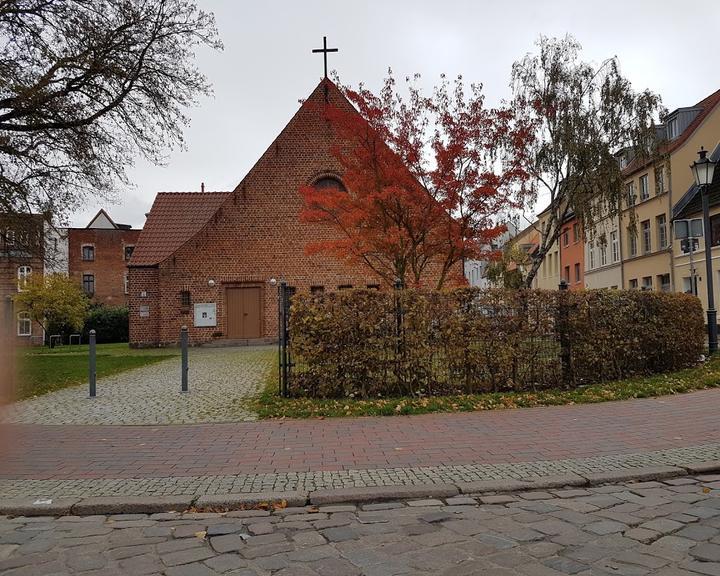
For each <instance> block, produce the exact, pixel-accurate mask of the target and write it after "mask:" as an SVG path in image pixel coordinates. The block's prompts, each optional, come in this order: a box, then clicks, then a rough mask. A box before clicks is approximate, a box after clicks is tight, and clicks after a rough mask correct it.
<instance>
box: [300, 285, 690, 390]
mask: <svg viewBox="0 0 720 576" xmlns="http://www.w3.org/2000/svg"><path fill="white" fill-rule="evenodd" d="M703 325H704V322H703V313H702V308H701V305H700V302H699V300H698V299H697V298H695V297H693V296H689V295H686V294H676V293H672V294H671V293H657V292H638V291H630V292H628V291H618V290H589V291H580V292H560V291H541V290H526V291H517V290H479V289H474V288H462V289H458V290H453V291H448V292H423V291H415V290H402V291H397V292H380V291H376V290H347V291H342V292H338V293H332V294H326V295H322V296H310V295H302V294H298V295H296V296H294V297H293V301H292V308H291V317H290V334H291V342H292V354H293V359H294V361H295V363H296V366H295V369H294V371H293V375H292V380H291V382H290V388H289V392H290V394H291V395H294V396H310V397H332V398H339V397H357V398H370V397H378V396H398V395H400V396H406V395H411V396H413V395H414V396H417V395H429V396H433V395H443V394H469V393H479V392H487V391H504V390H538V389H543V388H549V387H557V386H567V387H571V386H576V385H579V384H589V383H593V382H598V381H604V380H613V379H619V378H625V377H628V376H631V375H635V374H648V373H654V372H661V371H667V370H675V369H679V368H682V367H685V366H690V365H693V364H695V363H696V362H697V361H698V358H699V356H700V354H701V353H702V349H703V346H704V331H703Z"/></svg>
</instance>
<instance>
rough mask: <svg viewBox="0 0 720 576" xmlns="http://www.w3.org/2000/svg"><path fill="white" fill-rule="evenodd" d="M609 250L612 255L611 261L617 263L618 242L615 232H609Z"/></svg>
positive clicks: (618, 258) (618, 256) (618, 257)
mask: <svg viewBox="0 0 720 576" xmlns="http://www.w3.org/2000/svg"><path fill="white" fill-rule="evenodd" d="M610 249H611V253H612V261H613V262H618V261H619V260H620V242H618V233H617V230H613V231H612V232H610Z"/></svg>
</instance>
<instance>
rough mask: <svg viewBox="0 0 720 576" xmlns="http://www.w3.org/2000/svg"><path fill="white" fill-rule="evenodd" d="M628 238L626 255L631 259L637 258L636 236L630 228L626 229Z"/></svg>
mask: <svg viewBox="0 0 720 576" xmlns="http://www.w3.org/2000/svg"><path fill="white" fill-rule="evenodd" d="M628 238H629V239H630V242H629V244H628V250H629V253H628V255H629V256H630V257H631V258H632V257H633V256H637V248H638V242H637V235H636V234H635V233H634V231H633V229H632V228H628Z"/></svg>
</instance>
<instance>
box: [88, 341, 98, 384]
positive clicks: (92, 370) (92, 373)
mask: <svg viewBox="0 0 720 576" xmlns="http://www.w3.org/2000/svg"><path fill="white" fill-rule="evenodd" d="M89 344H90V362H89V364H90V366H89V369H88V379H89V381H90V398H95V393H96V380H97V367H96V365H95V330H90V342H89Z"/></svg>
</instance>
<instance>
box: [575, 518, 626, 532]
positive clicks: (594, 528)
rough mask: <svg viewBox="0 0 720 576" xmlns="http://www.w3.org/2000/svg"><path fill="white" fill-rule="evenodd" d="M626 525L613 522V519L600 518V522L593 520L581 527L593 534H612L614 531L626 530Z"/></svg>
mask: <svg viewBox="0 0 720 576" xmlns="http://www.w3.org/2000/svg"><path fill="white" fill-rule="evenodd" d="M627 528H628V527H627V525H625V524H621V523H620V522H614V521H613V520H601V521H600V522H594V523H593V524H588V525H587V526H585V527H584V528H583V529H584V530H587V531H588V532H592V533H593V534H600V535H603V534H614V533H616V532H624V531H625V530H627Z"/></svg>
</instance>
